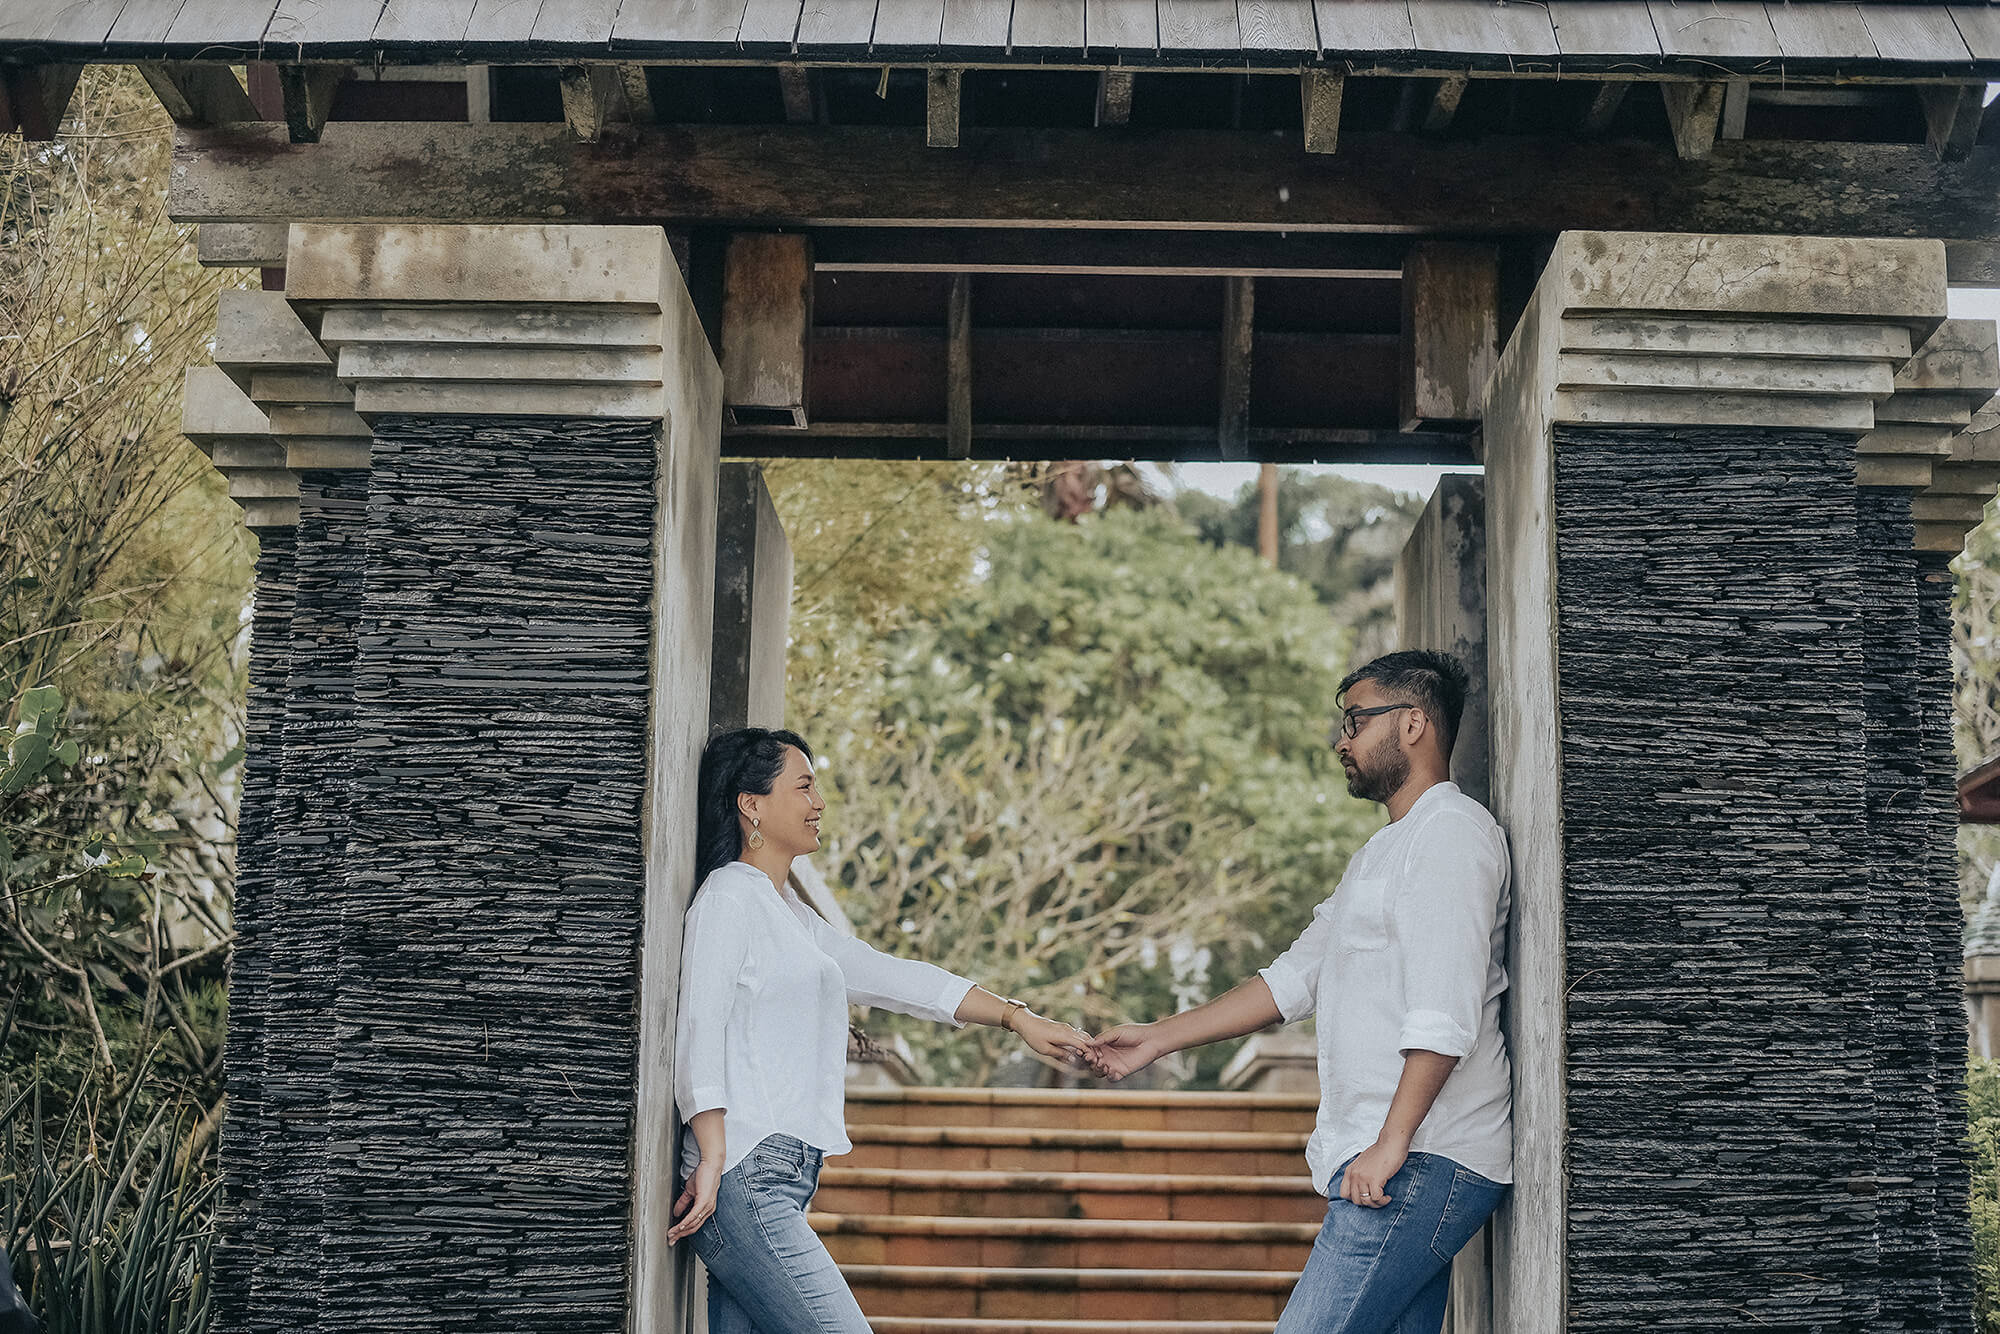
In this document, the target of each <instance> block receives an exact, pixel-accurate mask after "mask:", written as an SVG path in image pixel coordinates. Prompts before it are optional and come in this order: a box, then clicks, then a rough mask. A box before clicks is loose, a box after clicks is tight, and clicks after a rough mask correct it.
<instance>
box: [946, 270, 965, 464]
mask: <svg viewBox="0 0 2000 1334" xmlns="http://www.w3.org/2000/svg"><path fill="white" fill-rule="evenodd" d="M944 403H945V414H944V415H945V421H944V426H945V431H944V437H945V455H946V457H948V458H954V459H969V458H971V457H972V275H971V274H969V273H960V274H954V275H953V276H952V280H951V298H950V301H949V303H948V309H947V312H946V316H945V396H944Z"/></svg>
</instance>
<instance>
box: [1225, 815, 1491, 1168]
mask: <svg viewBox="0 0 2000 1334" xmlns="http://www.w3.org/2000/svg"><path fill="white" fill-rule="evenodd" d="M1507 909H1508V858H1507V840H1506V836H1505V835H1504V834H1502V833H1501V832H1500V826H1499V825H1497V824H1495V823H1494V822H1493V817H1492V816H1491V815H1489V814H1487V812H1486V808H1485V807H1484V806H1481V805H1480V804H1479V803H1478V802H1476V801H1474V800H1473V799H1472V798H1470V797H1468V796H1466V795H1465V794H1464V793H1463V792H1461V791H1460V790H1459V788H1458V785H1457V784H1456V783H1439V784H1437V785H1436V786H1435V787H1432V788H1430V789H1428V790H1427V791H1425V792H1424V794H1423V795H1422V796H1421V797H1419V798H1417V801H1416V804H1415V805H1413V806H1411V807H1410V809H1409V810H1408V811H1407V812H1405V813H1404V815H1403V818H1402V819H1400V820H1397V821H1395V822H1394V823H1393V824H1390V825H1389V826H1387V827H1386V828H1384V829H1382V830H1380V831H1378V832H1377V833H1376V834H1375V836H1374V837H1373V838H1371V839H1369V840H1368V842H1367V843H1366V844H1364V845H1363V846H1362V848H1361V850H1360V851H1359V852H1357V853H1356V854H1355V855H1354V859H1353V860H1352V861H1351V862H1349V863H1348V866H1347V874H1346V875H1344V876H1342V877H1341V880H1340V887H1339V888H1338V889H1337V890H1336V891H1335V892H1334V895H1333V897H1332V898H1330V899H1328V900H1327V901H1326V902H1324V903H1322V904H1320V905H1319V907H1318V908H1317V909H1315V910H1314V912H1313V920H1312V923H1311V925H1309V926H1307V927H1306V929H1305V930H1304V931H1303V932H1302V933H1300V935H1299V938H1298V939H1297V940H1296V941H1294V942H1293V943H1292V946H1291V948H1290V949H1288V950H1286V951H1285V952H1284V953H1283V954H1281V955H1279V956H1278V958H1277V959H1276V960H1275V961H1273V962H1272V964H1271V966H1270V967H1269V968H1266V969H1264V970H1263V972H1262V973H1261V974H1260V976H1262V977H1263V979H1264V981H1265V982H1266V983H1267V984H1268V985H1269V986H1270V988H1271V995H1272V997H1273V999H1275V1000H1276V1001H1277V1003H1278V1011H1279V1013H1281V1014H1282V1015H1284V1017H1285V1020H1286V1022H1288V1023H1289V1022H1292V1021H1294V1020H1298V1019H1303V1018H1304V1017H1305V1016H1306V1015H1308V1014H1312V1015H1316V1016H1317V1020H1318V1038H1319V1099H1320V1101H1319V1118H1318V1122H1317V1124H1316V1125H1315V1126H1314V1128H1313V1133H1312V1139H1311V1140H1310V1141H1309V1142H1308V1143H1307V1146H1306V1162H1307V1164H1308V1165H1309V1166H1310V1167H1311V1169H1312V1178H1313V1185H1314V1186H1316V1187H1318V1189H1319V1192H1320V1194H1322V1195H1324V1194H1327V1193H1328V1191H1329V1190H1331V1189H1332V1185H1333V1173H1334V1171H1335V1170H1336V1169H1337V1168H1339V1166H1340V1165H1341V1164H1342V1163H1344V1162H1346V1161H1347V1160H1348V1159H1349V1158H1351V1157H1353V1156H1354V1155H1355V1154H1357V1153H1359V1152H1361V1151H1362V1150H1363V1149H1366V1148H1368V1147H1369V1146H1370V1145H1372V1144H1374V1143H1375V1141H1376V1139H1377V1138H1378V1137H1379V1136H1380V1135H1381V1133H1382V1123H1383V1121H1384V1120H1385V1119H1386V1118H1387V1117H1388V1114H1389V1103H1390V1100H1391V1099H1392V1098H1393V1097H1394V1096H1395V1092H1396V1084H1397V1082H1398V1081H1399V1080H1400V1079H1401V1078H1402V1074H1403V1056H1404V1053H1405V1052H1408V1051H1410V1050H1412V1049H1418V1048H1420V1049H1422V1050H1424V1051H1434V1052H1438V1053H1440V1054H1442V1055H1445V1056H1455V1057H1457V1058H1458V1065H1457V1067H1456V1068H1455V1069H1454V1070H1453V1071H1452V1073H1451V1077H1450V1078H1449V1079H1447V1080H1446V1081H1445V1085H1444V1088H1443V1090H1442V1091H1441V1092H1440V1093H1439V1094H1438V1097H1437V1101H1436V1102H1435V1103H1434V1104H1432V1106H1431V1110H1430V1113H1429V1114H1428V1115H1427V1116H1425V1117H1424V1121H1423V1124H1422V1126H1420V1127H1419V1128H1418V1130H1417V1133H1416V1136H1415V1137H1414V1139H1413V1140H1412V1141H1411V1144H1410V1148H1411V1150H1412V1151H1413V1152H1422V1153H1434V1154H1437V1155H1439V1156H1441V1157H1445V1158H1449V1159H1451V1160H1452V1161H1453V1162H1456V1163H1458V1164H1460V1165H1462V1166H1465V1167H1469V1168H1471V1169H1472V1170H1473V1171H1475V1172H1477V1173H1479V1174H1480V1175H1481V1176H1483V1177H1487V1178H1490V1179H1491V1180H1494V1181H1502V1182H1505V1181H1512V1180H1513V1179H1514V1178H1513V1160H1514V1151H1513V1144H1514V1128H1513V1118H1512V1112H1511V1105H1512V1087H1511V1080H1510V1075H1509V1070H1508V1064H1507V1044H1506V1040H1505V1039H1504V1038H1503V1037H1502V1036H1501V1033H1500V996H1501V993H1502V992H1504V991H1506V989H1507V971H1506V968H1505V966H1504V963H1503V960H1504V958H1505V943H1506V930H1507Z"/></svg>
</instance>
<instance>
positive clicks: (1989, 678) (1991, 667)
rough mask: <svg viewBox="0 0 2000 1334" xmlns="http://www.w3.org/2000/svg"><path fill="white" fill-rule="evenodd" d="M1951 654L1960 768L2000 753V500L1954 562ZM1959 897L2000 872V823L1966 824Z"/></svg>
mask: <svg viewBox="0 0 2000 1334" xmlns="http://www.w3.org/2000/svg"><path fill="white" fill-rule="evenodd" d="M1955 568H1956V570H1957V572H1958V586H1957V589H1956V592H1955V593H1954V601H1953V612H1954V615H1953V625H1952V659H1953V664H1952V665H1953V668H1954V681H1955V683H1956V687H1957V694H1956V707H1955V709H1954V714H1955V716H1956V719H1957V723H1958V729H1957V736H1956V738H1955V739H1956V741H1957V748H1958V764H1959V769H1960V770H1961V771H1963V770H1966V769H1970V768H1971V767H1972V766H1974V765H1976V764H1980V763H1983V762H1984V761H1986V760H1989V759H1992V758H1993V757H1994V756H1996V755H2000V506H1995V505H1988V506H1987V507H1986V522H1985V523H1983V524H1981V525H1980V526H1979V527H1977V528H1975V529H1973V530H1972V531H1971V532H1970V533H1968V534H1966V538H1965V553H1964V554H1963V555H1961V556H1960V557H1959V558H1958V560H1957V562H1956V566H1955ZM1958 850H1959V857H1958V866H1959V898H1960V900H1961V901H1962V902H1964V903H1966V904H1967V905H1972V904H1976V903H1978V902H1979V901H1980V900H1981V899H1982V898H1984V897H1985V894H1986V886H1987V884H1988V882H1989V881H1991V880H1992V878H1993V876H1994V875H1995V874H1996V873H2000V826H1994V825H1973V824H1969V825H1963V826H1961V827H1960V829H1959V834H1958Z"/></svg>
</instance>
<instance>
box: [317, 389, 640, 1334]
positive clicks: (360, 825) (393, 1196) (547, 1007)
mask: <svg viewBox="0 0 2000 1334" xmlns="http://www.w3.org/2000/svg"><path fill="white" fill-rule="evenodd" d="M658 430H659V428H658V424H657V423H652V422H621V421H561V420H551V419H545V418H537V419H508V418H489V419H465V418H457V419H431V418H420V417H390V418H385V419H383V420H381V421H380V422H378V423H377V425H376V428H375V442H374V448H373V463H374V471H373V476H372V479H371V490H370V494H369V504H368V513H367V523H366V532H367V540H368V548H369V565H368V578H367V584H366V590H365V595H364V597H363V598H362V599H361V600H360V608H359V610H360V622H361V624H360V639H359V644H360V649H359V660H358V665H357V671H356V686H355V697H356V703H357V733H358V743H357V747H356V751H355V753H354V754H353V756H352V757H351V759H352V765H353V772H354V775H355V777H354V793H355V819H354V824H353V835H352V841H351V844H350V865H349V870H348V874H347V877H346V881H345V884H346V894H345V899H344V903H343V909H342V916H341V919H340V923H341V939H340V951H339V956H338V958H339V968H340V971H339V979H338V981H339V986H338V997H337V1003H336V1010H335V1015H334V1028H333V1033H334V1036H335V1037H336V1039H337V1043H338V1051H339V1057H338V1062H337V1065H336V1069H335V1079H334V1086H333V1087H334V1094H333V1098H334V1101H333V1106H332V1119H333V1129H332V1138H333V1142H334V1144H335V1146H336V1152H335V1153H334V1154H333V1155H332V1156H331V1159H330V1168H329V1172H328V1177H327V1187H326V1191H327V1196H326V1198H327V1220H326V1221H327V1232H326V1237H327V1257H328V1258H327V1263H326V1266H325V1270H324V1273H323V1275H322V1280H323V1283H324V1313H325V1317H326V1319H327V1321H328V1322H329V1323H330V1324H331V1325H333V1326H338V1327H344V1328H356V1329H359V1328H366V1329H369V1330H371V1331H402V1330H410V1331H415V1330H424V1331H446V1330H465V1331H472V1330H481V1331H485V1330H494V1329H507V1330H511V1331H565V1332H568V1331H577V1332H579V1334H581V1332H583V1331H593V1332H594V1331H603V1332H604V1334H610V1332H611V1331H618V1330H622V1329H623V1327H624V1322H625V1316H626V1309H627V1285H628V1281H629V1279H628V1273H627V1265H628V1231H629V1218H630V1212H631V1198H630V1189H629V1179H630V1170H631V1169H630V1163H631V1142H630V1141H631V1124H632V1110H633V1090H634V1086H635V1079H636V1052H637V1032H636V1024H635V1011H634V1006H635V998H636V995H637V969H638V962H639V952H640V943H641V927H642V910H643V904H644V883H645V874H644V863H643V860H642V849H641V830H642V828H643V825H642V803H643V798H644V793H645V783H646V767H647V763H646V762H647V746H648V723H647V719H648V673H649V646H650V636H651V624H652V613H651V598H652V594H653V579H654V571H653V529H654V523H655V517H656V496H655V480H656V479H655V472H656V464H657V451H658V449H659V442H658ZM336 1257H337V1258H336Z"/></svg>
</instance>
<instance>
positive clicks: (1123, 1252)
mask: <svg viewBox="0 0 2000 1334" xmlns="http://www.w3.org/2000/svg"><path fill="white" fill-rule="evenodd" d="M812 1226H813V1230H814V1231H815V1232H818V1233H819V1234H820V1235H821V1236H822V1237H823V1238H825V1241H826V1248H827V1250H828V1251H830V1252H831V1253H832V1255H833V1258H834V1259H835V1260H837V1261H839V1262H840V1263H842V1264H877V1265H957V1266H964V1267H976V1266H990V1267H996V1268H1023V1267H1029V1266H1033V1267H1041V1268H1050V1269H1168V1268H1179V1269H1285V1268H1292V1269H1301V1268H1303V1267H1304V1266H1305V1262H1306V1256H1307V1254H1308V1253H1310V1252H1311V1250H1312V1242H1313V1237H1314V1236H1315V1235H1316V1234H1317V1233H1318V1231H1319V1229H1318V1228H1317V1227H1315V1226H1314V1225H1313V1224H1311V1223H1227V1222H1214V1221H1209V1220H1181V1221H1172V1220H1157V1219H1125V1218H952V1217H925V1216H916V1217H910V1216H900V1217H899V1216H890V1215H883V1214H831V1213H816V1214H814V1215H812Z"/></svg>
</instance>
